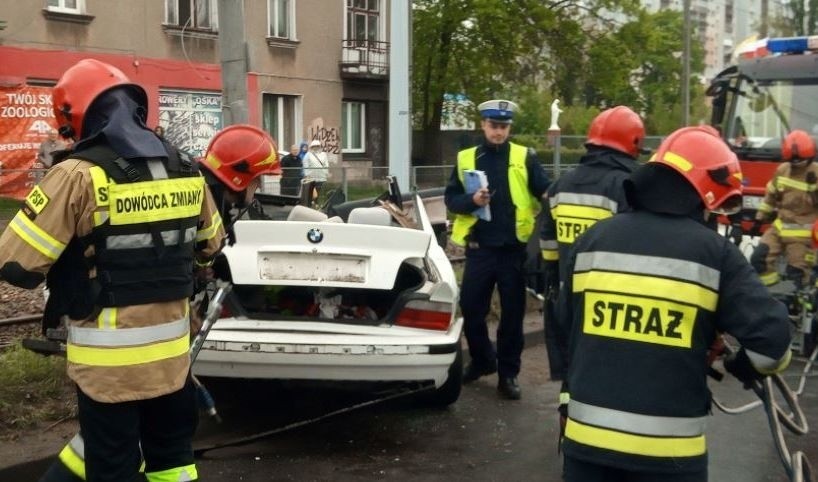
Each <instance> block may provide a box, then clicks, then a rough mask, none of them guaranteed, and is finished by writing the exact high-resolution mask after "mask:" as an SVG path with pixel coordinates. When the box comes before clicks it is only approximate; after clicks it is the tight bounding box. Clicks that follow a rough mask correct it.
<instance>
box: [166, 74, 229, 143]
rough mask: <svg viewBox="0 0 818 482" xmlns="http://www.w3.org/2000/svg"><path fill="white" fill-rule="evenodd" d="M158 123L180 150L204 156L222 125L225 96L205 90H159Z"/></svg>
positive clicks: (167, 137)
mask: <svg viewBox="0 0 818 482" xmlns="http://www.w3.org/2000/svg"><path fill="white" fill-rule="evenodd" d="M159 125H160V126H162V127H164V128H165V138H166V139H167V140H168V141H170V143H171V144H173V145H175V146H176V147H178V148H179V149H181V150H183V151H186V152H189V153H191V154H193V155H194V156H203V155H204V153H205V151H206V150H207V146H208V144H210V140H211V139H212V138H213V136H215V135H216V133H217V132H218V131H219V130H220V129H221V128H222V96H221V94H209V93H203V92H186V91H175V90H161V91H159Z"/></svg>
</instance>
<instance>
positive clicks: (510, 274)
mask: <svg viewBox="0 0 818 482" xmlns="http://www.w3.org/2000/svg"><path fill="white" fill-rule="evenodd" d="M478 109H479V110H480V114H481V116H482V118H483V119H482V121H481V123H480V125H481V127H482V129H483V134H484V136H485V137H484V139H483V142H482V143H481V144H480V145H478V146H475V147H471V148H468V149H464V150H462V151H460V152H459V153H458V155H457V165H456V166H455V168H454V170H453V171H452V175H451V178H450V179H449V183H448V185H447V186H446V191H445V201H446V207H447V208H448V209H449V210H450V211H452V212H453V213H454V214H455V216H454V224H453V226H452V236H451V239H452V242H453V243H455V244H457V245H459V246H465V248H466V266H465V268H464V271H463V284H462V287H461V292H460V309H461V311H462V312H463V319H464V331H465V334H466V341H467V342H468V345H469V350H470V353H471V357H472V361H471V363H470V364H469V365H468V366H467V367H466V370H465V372H464V375H463V382H464V383H470V382H473V381H475V380H477V379H478V378H480V377H481V376H484V375H489V374H492V373H495V372H498V371H499V374H498V375H499V380H498V384H497V389H498V391H499V393H500V395H501V396H503V397H505V398H508V399H512V400H517V399H519V398H520V397H521V391H520V386H519V384H518V382H517V374H518V373H519V371H520V355H521V353H522V350H523V316H524V315H525V296H526V294H525V272H524V269H523V264H524V262H525V260H526V242H527V241H528V238H529V237H531V234H532V232H533V231H534V222H535V219H534V218H535V217H536V215H537V212H538V211H539V209H540V198H543V197H544V196H545V191H546V189H547V188H548V183H549V181H548V177H547V176H546V174H545V170H544V169H543V168H542V166H541V165H540V163H539V161H538V160H537V157H536V154H534V152H533V151H531V150H529V149H527V148H526V147H524V146H521V145H519V144H515V143H512V142H509V140H508V138H509V134H510V132H511V123H512V120H513V117H514V112H515V111H516V110H517V105H516V104H515V103H513V102H510V101H507V100H490V101H487V102H483V103H482V104H480V105H479V106H478ZM473 169H476V170H480V171H483V172H484V173H485V176H486V178H487V180H488V186H486V187H481V188H479V189H475V190H474V191H473V192H467V191H466V189H465V185H464V171H467V170H473ZM486 206H489V208H490V214H491V217H490V220H485V219H478V216H477V215H475V214H473V213H474V212H475V211H476V210H478V209H480V208H484V207H486ZM495 285H497V289H498V291H499V295H500V310H501V315H500V325H499V327H498V328H497V348H496V350H495V348H494V346H493V345H492V343H491V340H490V339H489V336H488V327H487V325H486V315H488V313H489V308H490V306H491V298H492V293H493V292H494V286H495Z"/></svg>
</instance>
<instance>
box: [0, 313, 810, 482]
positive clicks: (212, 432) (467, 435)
mask: <svg viewBox="0 0 818 482" xmlns="http://www.w3.org/2000/svg"><path fill="white" fill-rule="evenodd" d="M524 328H525V333H526V347H527V348H526V350H525V351H524V352H523V369H522V372H521V373H520V384H521V386H522V389H523V399H522V400H520V401H508V400H504V399H501V398H500V397H498V395H497V392H496V383H497V379H496V376H494V375H492V376H488V377H484V378H481V379H480V380H478V381H476V382H474V383H472V384H469V385H467V386H464V387H463V391H462V394H461V397H460V399H459V400H458V401H457V402H456V403H455V404H453V405H451V406H450V407H448V408H446V409H442V410H440V409H430V408H428V407H425V406H423V405H422V404H421V403H418V400H417V399H415V398H406V397H404V398H402V399H397V400H393V401H389V402H384V403H378V404H373V405H369V406H363V405H365V404H366V403H368V402H367V401H368V400H372V399H373V398H377V397H378V396H380V394H378V393H365V392H360V391H357V390H356V389H355V388H354V387H353V386H348V387H334V388H324V387H316V386H314V385H299V384H290V383H281V382H270V381H260V380H249V381H231V382H227V383H225V384H223V385H222V384H220V383H215V382H214V383H213V384H210V382H208V387H209V388H210V390H211V392H212V393H213V395H214V397H215V398H216V399H217V401H218V403H219V410H220V413H221V414H222V417H223V419H224V421H223V422H222V423H221V424H219V425H217V424H215V423H214V422H212V421H210V420H203V421H202V424H201V426H200V430H199V433H198V434H197V438H196V440H195V442H194V443H195V445H196V446H197V447H203V446H208V445H209V444H211V443H214V442H220V441H224V440H226V439H230V440H234V439H238V438H242V437H248V436H252V435H255V434H258V433H260V432H268V433H269V435H268V436H266V437H260V438H257V439H255V440H252V441H250V442H248V443H244V444H239V445H236V446H231V447H225V448H220V449H215V450H212V451H209V452H207V453H205V454H204V455H203V456H202V457H201V458H200V459H198V460H197V466H198V468H199V471H200V473H201V474H202V477H203V478H206V480H209V481H213V482H227V481H236V480H242V481H270V480H298V481H312V480H315V481H323V480H333V481H370V480H398V479H402V480H408V481H415V480H417V481H424V482H425V481H441V482H442V481H464V482H465V481H469V482H474V481H478V482H480V481H498V482H506V481H516V480H526V481H537V482H540V481H541V482H552V481H553V482H557V481H560V480H561V470H562V469H561V465H562V464H561V457H560V456H559V455H558V454H557V436H558V428H557V416H556V406H557V399H558V392H559V388H560V384H559V382H553V381H550V380H549V374H548V369H547V358H546V354H545V349H544V346H543V332H542V320H541V315H540V313H538V312H537V311H531V312H529V313H528V315H527V316H526V319H525V322H524ZM490 331H494V330H490ZM803 366H804V363H803V361H799V360H796V361H794V362H793V364H792V366H791V368H790V369H789V370H788V372H787V373H786V380H787V381H788V383H789V384H790V385H791V386H795V385H796V384H797V376H798V375H799V374H800V370H801V368H802V367H803ZM816 374H818V369H813V371H812V374H811V376H810V377H809V378H808V379H807V388H806V390H805V392H804V393H803V394H802V395H801V397H800V402H801V406H802V408H803V410H804V413H805V414H806V415H807V420H808V422H809V424H810V425H811V426H813V427H816V426H818V379H817V378H816ZM710 386H711V390H712V391H713V393H714V396H715V397H717V398H718V399H719V400H721V401H723V402H724V403H727V404H729V405H731V406H739V405H742V404H744V403H747V402H751V401H753V400H756V397H755V396H754V395H753V394H752V393H751V392H748V391H746V390H743V389H742V388H741V386H740V384H738V383H737V382H736V381H735V380H733V379H732V378H731V377H726V378H725V380H724V381H723V382H721V383H716V382H711V383H710ZM354 406H360V407H361V408H356V409H349V407H354ZM328 413H335V415H334V416H330V417H326V416H325V415H326V414H328ZM304 421H308V422H309V423H303V424H302V422H304ZM282 427H289V429H287V430H283V431H278V430H279V429H280V428H282ZM707 434H708V435H707V437H708V446H709V453H710V480H714V481H719V482H768V481H774V482H785V481H787V480H790V479H789V478H787V477H786V475H785V472H784V469H783V468H782V464H781V462H780V460H779V458H778V455H777V452H776V449H775V445H774V443H773V439H772V437H771V434H770V429H769V426H768V423H767V419H766V416H765V413H764V412H763V411H762V410H761V409H758V408H756V409H754V410H751V411H749V412H747V413H744V414H741V415H726V414H724V413H722V412H719V411H717V410H715V409H714V413H713V416H712V417H710V419H709V420H708V430H707ZM784 440H785V441H786V443H787V444H788V445H789V450H791V451H793V452H794V451H796V450H803V451H804V452H806V454H807V456H808V458H810V459H812V460H813V461H815V462H813V463H816V464H818V433H817V432H816V431H815V430H813V431H811V432H809V433H808V434H807V435H805V436H801V437H798V436H795V435H793V434H790V433H789V432H786V435H785V437H784ZM60 448H61V445H60V446H56V447H54V449H53V450H54V452H53V453H56V452H57V451H58V450H59V449H60ZM51 460H52V459H48V458H46V459H38V460H33V461H30V462H29V463H28V464H24V465H19V464H18V465H15V466H13V467H7V468H5V469H0V481H10V482H17V481H20V482H25V481H29V480H31V481H34V480H37V477H38V476H39V475H41V474H42V473H43V471H44V470H45V468H46V467H47V465H48V464H49V463H50V462H51ZM2 462H3V461H0V465H4V464H3V463H2Z"/></svg>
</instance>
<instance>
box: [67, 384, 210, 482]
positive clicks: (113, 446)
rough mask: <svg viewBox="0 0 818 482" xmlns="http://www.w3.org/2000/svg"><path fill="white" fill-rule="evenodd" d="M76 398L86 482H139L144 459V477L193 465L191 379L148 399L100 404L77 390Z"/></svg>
mask: <svg viewBox="0 0 818 482" xmlns="http://www.w3.org/2000/svg"><path fill="white" fill-rule="evenodd" d="M77 397H78V400H77V402H78V403H77V405H78V409H79V410H78V411H79V422H80V428H81V430H82V437H83V439H84V440H85V467H86V475H87V480H88V482H103V481H104V482H108V481H111V482H114V481H117V482H137V481H139V482H144V481H145V474H142V473H140V472H139V467H140V465H141V464H142V457H143V455H144V460H145V473H146V474H147V473H151V472H160V471H163V470H169V469H173V468H175V467H182V466H186V465H191V464H193V463H194V459H193V447H192V442H191V441H192V439H193V434H194V432H195V431H196V426H197V425H198V421H199V418H198V417H199V415H198V411H197V407H196V389H195V387H194V385H193V382H192V380H191V378H190V376H188V379H187V382H186V383H185V385H184V387H182V388H181V389H180V390H178V391H176V392H173V393H169V394H167V395H163V396H161V397H156V398H151V399H147V400H136V401H131V402H119V403H102V402H97V401H95V400H93V399H91V398H90V397H88V396H87V395H85V394H84V393H83V392H82V390H79V389H78V390H77ZM140 444H141V449H142V450H141V451H140Z"/></svg>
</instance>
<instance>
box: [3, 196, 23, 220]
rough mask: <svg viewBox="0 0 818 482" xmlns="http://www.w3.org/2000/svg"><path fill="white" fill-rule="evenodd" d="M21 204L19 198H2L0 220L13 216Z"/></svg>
mask: <svg viewBox="0 0 818 482" xmlns="http://www.w3.org/2000/svg"><path fill="white" fill-rule="evenodd" d="M21 204H22V203H21V202H20V201H18V200H17V199H8V198H0V220H8V219H11V218H13V217H14V215H15V214H16V213H17V211H18V210H20V206H21Z"/></svg>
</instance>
